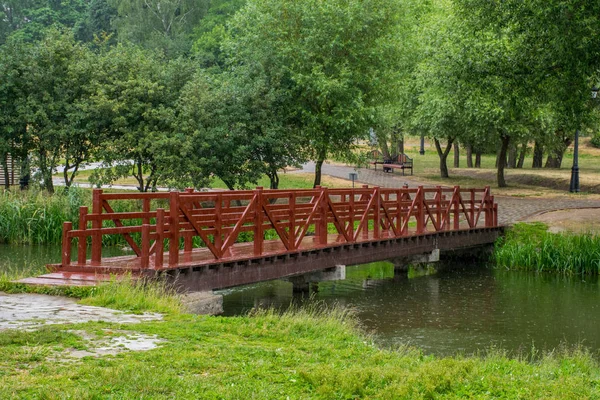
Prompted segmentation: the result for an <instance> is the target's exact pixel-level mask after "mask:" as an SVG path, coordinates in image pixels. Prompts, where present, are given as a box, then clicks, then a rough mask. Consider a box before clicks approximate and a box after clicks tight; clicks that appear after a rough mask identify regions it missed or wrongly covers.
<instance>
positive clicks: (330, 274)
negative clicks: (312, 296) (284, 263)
mask: <svg viewBox="0 0 600 400" xmlns="http://www.w3.org/2000/svg"><path fill="white" fill-rule="evenodd" d="M344 279H346V266H345V265H336V266H335V267H333V268H328V269H324V270H321V271H315V272H310V273H308V274H304V275H296V276H291V277H289V278H287V281H289V282H291V283H292V285H293V290H294V292H308V291H309V289H310V284H311V283H317V282H325V281H341V280H344Z"/></svg>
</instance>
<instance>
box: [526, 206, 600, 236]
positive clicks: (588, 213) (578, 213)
mask: <svg viewBox="0 0 600 400" xmlns="http://www.w3.org/2000/svg"><path fill="white" fill-rule="evenodd" d="M525 222H543V223H545V224H547V225H548V227H549V230H550V231H551V232H573V233H600V209H597V208H584V209H571V210H560V211H552V212H547V213H543V214H539V215H535V216H533V217H530V218H527V219H526V220H525Z"/></svg>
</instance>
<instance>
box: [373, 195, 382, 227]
mask: <svg viewBox="0 0 600 400" xmlns="http://www.w3.org/2000/svg"><path fill="white" fill-rule="evenodd" d="M373 196H375V204H374V206H375V210H374V212H373V237H374V238H375V239H379V238H380V237H381V215H380V213H381V193H380V191H379V186H376V187H374V188H373Z"/></svg>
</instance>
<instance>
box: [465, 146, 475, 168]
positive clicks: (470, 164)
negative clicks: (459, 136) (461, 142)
mask: <svg viewBox="0 0 600 400" xmlns="http://www.w3.org/2000/svg"><path fill="white" fill-rule="evenodd" d="M465 150H466V151H467V168H473V146H471V145H470V144H468V145H466V146H465Z"/></svg>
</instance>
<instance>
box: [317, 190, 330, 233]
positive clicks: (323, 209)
mask: <svg viewBox="0 0 600 400" xmlns="http://www.w3.org/2000/svg"><path fill="white" fill-rule="evenodd" d="M318 188H319V189H320V190H321V195H320V196H319V197H320V198H321V206H320V207H318V208H320V213H321V218H320V222H319V224H318V226H317V236H318V237H319V244H327V203H328V201H329V191H328V190H327V188H324V187H321V186H319V187H318Z"/></svg>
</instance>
